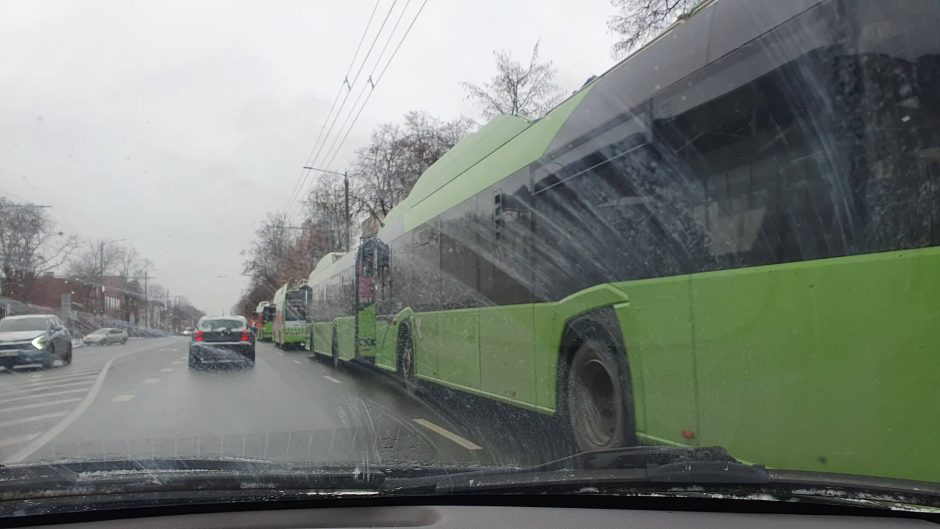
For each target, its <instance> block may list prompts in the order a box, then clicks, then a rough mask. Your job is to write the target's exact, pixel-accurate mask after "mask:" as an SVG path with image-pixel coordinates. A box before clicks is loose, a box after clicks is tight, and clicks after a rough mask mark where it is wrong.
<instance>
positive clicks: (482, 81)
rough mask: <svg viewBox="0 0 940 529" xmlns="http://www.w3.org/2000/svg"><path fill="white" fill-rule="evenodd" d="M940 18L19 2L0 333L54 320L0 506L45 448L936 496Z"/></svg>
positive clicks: (530, 4)
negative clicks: (632, 473) (637, 472)
mask: <svg viewBox="0 0 940 529" xmlns="http://www.w3.org/2000/svg"><path fill="white" fill-rule="evenodd" d="M938 28H940V2H938V1H937V0H898V1H891V2H889V1H887V0H884V1H881V0H873V1H858V0H799V1H797V0H790V1H783V0H666V1H661V0H656V1H650V0H583V1H574V0H568V1H559V2H553V3H551V5H550V6H548V7H547V6H546V5H545V4H544V3H543V2H539V1H537V0H516V1H513V2H500V1H497V0H477V1H471V0H417V1H410V0H406V1H395V0H382V1H380V0H369V1H366V2H338V1H335V2H304V1H299V0H282V1H281V2H275V3H274V5H271V3H269V2H264V1H261V0H242V1H239V2H226V1H223V0H206V1H205V2H197V3H188V2H173V1H171V2H161V1H156V0H149V1H148V0H140V1H136V2H122V1H115V0H82V1H81V2H74V3H73V2H55V1H44V2H36V1H30V0H6V1H3V2H0V50H3V53H2V55H3V59H2V60H0V316H5V318H4V319H2V320H0V331H18V330H31V331H44V330H45V329H46V323H47V319H46V318H55V321H56V322H57V323H56V326H55V329H54V330H51V331H50V332H49V333H47V334H48V335H45V333H44V336H42V337H39V336H27V335H25V334H24V335H23V336H21V337H12V338H10V339H9V340H7V342H9V343H5V344H3V343H0V466H2V468H0V518H2V516H3V506H4V498H5V496H4V495H3V494H4V490H5V489H3V486H4V483H5V482H4V481H3V475H4V474H3V472H2V470H3V469H4V468H6V467H9V466H11V465H14V464H36V465H47V466H48V464H49V463H50V462H53V461H70V462H71V463H75V462H78V461H84V462H95V464H103V463H101V462H102V461H113V460H129V461H144V460H147V461H151V462H152V461H154V460H171V461H176V462H178V461H182V460H186V459H215V460H217V459H219V458H229V459H231V461H229V462H232V461H240V462H241V463H243V464H245V465H249V463H246V461H251V462H252V463H251V464H252V465H253V464H256V463H257V462H258V461H265V462H274V463H277V464H283V465H285V467H284V468H302V469H305V470H304V471H319V472H320V473H321V474H322V473H323V472H322V471H323V469H326V468H330V469H337V468H341V469H349V468H352V469H359V470H360V471H361V472H362V473H363V475H367V474H368V475H371V474H370V472H371V471H373V470H378V471H381V473H382V475H383V476H384V477H385V478H387V479H388V482H390V483H392V484H398V483H399V482H397V481H395V480H396V479H399V478H401V479H405V478H404V477H401V476H407V477H410V478H415V477H416V476H417V475H418V474H432V473H437V474H441V475H443V474H447V475H451V474H454V473H455V472H459V471H466V470H474V471H481V472H483V471H506V470H508V469H519V468H529V467H533V466H537V465H545V464H547V463H549V462H554V461H558V460H561V461H562V462H563V463H559V465H562V466H566V467H568V466H578V465H581V466H588V467H589V468H588V469H587V470H590V471H594V472H595V474H594V475H592V476H587V475H586V474H578V473H569V474H565V475H561V474H554V475H546V474H542V472H548V473H551V472H552V471H553V470H558V468H559V467H558V465H556V466H550V467H549V468H545V467H540V470H538V475H537V476H536V477H533V478H532V479H531V480H530V481H531V483H529V489H528V490H527V491H526V492H533V493H545V492H557V489H554V488H552V487H550V486H549V485H548V483H549V482H554V481H553V480H556V479H564V480H575V479H582V480H583V481H584V483H582V485H583V486H582V487H579V488H573V489H572V490H571V491H567V492H571V493H575V494H583V493H585V492H584V491H589V490H593V489H595V488H597V487H596V485H597V484H598V483H597V482H598V479H597V478H598V476H597V475H596V473H598V472H600V469H599V468H598V465H600V466H603V465H614V466H616V465H620V467H618V468H617V469H616V470H621V471H622V470H623V468H622V467H624V466H629V465H634V466H636V467H638V468H641V470H642V472H641V473H642V474H643V476H644V479H646V478H649V481H650V482H652V483H659V484H660V485H657V486H658V487H659V492H661V493H663V494H664V495H667V496H670V495H671V496H676V495H678V492H677V490H673V489H670V488H669V487H667V486H665V485H662V484H663V483H667V482H668V483H670V484H671V483H679V485H677V487H678V488H683V487H686V488H689V489H690V488H691V487H692V486H693V484H696V483H697V484H698V485H701V487H702V489H701V490H702V491H704V492H703V493H711V492H715V493H716V494H717V493H718V492H716V490H717V488H716V487H717V485H718V484H716V483H712V482H710V481H708V479H704V480H703V479H701V478H702V476H701V475H699V476H698V477H696V476H694V475H692V474H691V473H692V470H701V468H698V467H696V465H694V464H692V463H689V468H690V469H691V470H690V471H689V472H690V474H686V475H681V474H679V475H671V474H670V475H668V476H666V477H668V479H665V478H664V477H663V473H666V472H667V471H670V469H671V468H672V467H669V466H668V465H670V464H672V463H673V462H675V461H674V460H673V459H676V460H679V459H682V458H686V459H689V458H692V457H693V456H694V457H704V458H706V459H708V458H710V459H708V461H707V463H709V464H716V465H717V464H719V463H722V464H723V463H728V464H729V465H730V464H731V463H733V462H738V463H740V464H741V465H744V466H747V467H748V471H747V472H751V473H750V474H748V473H747V472H743V471H742V472H743V473H742V474H741V475H740V476H737V477H735V478H734V479H738V478H740V479H741V480H743V481H742V482H741V483H739V484H740V485H741V486H742V487H743V488H742V489H735V490H736V491H738V490H747V491H748V493H750V492H752V491H753V490H755V487H754V484H755V482H756V481H760V480H763V483H764V484H765V485H767V487H769V488H765V489H762V491H761V493H768V494H769V492H768V490H770V488H773V487H775V486H777V485H779V483H777V484H775V482H774V481H773V480H774V479H775V478H781V479H782V478H786V479H791V478H792V479H791V482H792V481H795V480H796V478H793V476H799V477H800V479H801V480H803V482H804V483H806V484H807V488H806V489H805V490H804V492H807V491H808V492H807V494H808V495H809V496H814V497H822V496H825V495H826V494H827V493H824V492H821V491H822V490H823V489H824V488H825V487H833V485H832V483H833V482H832V481H831V480H836V479H847V478H853V479H854V478H859V480H856V481H853V483H854V484H853V485H852V486H853V487H855V489H853V492H846V491H845V490H843V489H840V492H839V494H848V495H855V496H854V497H856V498H864V497H865V494H864V493H865V492H868V493H871V494H874V492H873V491H881V492H879V494H881V493H883V492H884V491H885V490H889V489H890V490H893V489H891V487H895V486H897V487H903V486H912V485H910V484H911V483H912V482H919V483H921V484H925V485H922V486H919V488H918V489H917V490H918V491H920V492H921V493H922V492H923V491H924V490H935V488H936V487H940V451H938V449H937V447H938V446H940V441H938V440H940V391H938V376H940V30H938ZM102 190H105V191H102ZM19 315H29V316H31V317H29V318H26V319H9V318H10V317H15V316H19ZM33 316H35V317H33ZM40 316H43V317H42V318H41V317H40ZM58 322H61V324H62V325H61V327H60V326H59V324H58ZM89 333H90V334H89ZM38 334H39V333H38V332H37V335H38ZM86 335H87V336H93V338H88V339H85V337H86ZM636 447H641V448H643V450H645V449H647V448H649V449H650V450H651V451H653V450H654V449H655V450H658V451H659V452H658V455H654V456H650V458H649V459H644V458H646V457H647V456H648V455H649V454H648V453H647V452H645V451H643V450H640V455H636V454H635V453H634V455H633V456H630V457H620V456H616V457H615V456H611V457H610V458H609V459H608V460H603V461H600V462H598V461H596V460H595V459H585V458H574V459H566V458H568V457H569V456H572V455H573V454H584V453H592V452H598V451H619V450H620V449H635V448H636ZM713 448H714V449H715V450H718V449H721V450H724V452H721V453H722V454H726V456H727V457H725V456H724V455H723V456H722V457H713V456H714V452H712V451H710V449H713ZM700 449H709V450H705V451H704V452H702V451H701V450H700ZM683 450H687V451H683ZM677 454H678V455H677ZM657 457H658V459H657ZM670 458H673V459H670ZM588 463H591V464H592V465H594V466H590V465H588ZM595 463H596V464H595ZM654 465H655V468H654ZM753 465H759V466H761V467H762V468H763V469H766V472H769V473H770V474H769V476H770V477H769V478H767V477H760V476H764V475H763V474H760V476H759V477H760V479H758V477H754V474H753V473H754V472H755V469H754V468H753ZM249 466H250V465H249ZM662 467H665V469H664V468H662ZM729 468H735V469H739V468H738V467H729ZM96 470H101V468H99V467H96ZM189 470H192V469H191V468H190V469H189ZM203 470H205V469H203ZM581 470H583V469H581ZM608 470H609V469H608ZM739 470H740V469H739ZM76 472H77V473H78V474H81V475H82V476H84V475H86V474H88V475H95V476H99V477H100V476H101V475H102V474H94V473H93V472H92V471H91V470H88V468H86V467H83V469H82V470H80V471H76ZM102 472H104V471H102ZM233 472H234V473H236V474H239V473H241V474H239V479H241V478H244V477H245V475H242V474H247V475H251V474H253V473H254V474H257V473H259V472H261V471H260V470H259V469H258V467H257V466H255V467H250V469H248V470H246V469H245V468H244V467H242V468H240V469H238V470H233ZM396 472H400V473H401V474H399V475H398V476H397V477H393V476H394V475H395V473H396ZM657 472H659V474H657ZM774 472H776V473H777V474H773V473H774ZM790 473H793V474H790ZM614 474H616V475H614ZM614 474H611V476H610V479H611V480H614V481H616V480H619V479H621V478H623V475H622V474H623V473H619V474H617V473H614ZM719 475H727V474H719ZM586 476H587V477H586ZM748 476H750V477H748ZM827 476H828V477H827ZM423 477H426V476H423ZM861 478H865V479H872V480H878V481H877V482H873V481H860V480H861ZM455 479H456V478H455ZM605 479H606V478H605ZM656 479H660V480H659V481H657V480H656ZM709 479H712V481H714V480H715V479H717V478H715V475H711V476H709ZM734 479H732V478H728V481H729V482H733V481H734ZM827 479H829V480H830V481H827ZM748 480H751V481H748ZM27 481H28V480H27ZM171 481H172V480H171ZM236 481H238V480H236ZM493 481H494V482H496V481H498V480H495V479H494V480H493ZM28 483H33V484H35V483H37V482H36V481H28ZM232 483H234V482H232ZM238 483H239V484H241V485H244V486H245V487H246V488H250V487H258V486H260V485H259V484H261V483H271V482H269V481H264V480H258V481H252V482H249V481H238ZM369 483H370V484H372V485H375V483H373V482H369ZM455 483H456V481H454V482H451V483H450V484H448V485H447V487H456V485H455ZM475 483H476V482H475ZM500 483H503V484H506V483H507V481H506V480H503V481H500ZM873 483H880V485H874V484H873ZM886 483H889V484H890V485H886ZM204 484H205V483H203V484H202V485H204ZM810 484H813V485H819V486H820V487H822V488H816V487H810V486H809V485H810ZM827 484H828V485H827ZM905 484H906V485H905ZM202 485H199V486H197V485H194V490H196V489H199V490H202V489H201V488H199V487H201V486H202ZM216 485H218V483H216ZM928 485H929V486H928ZM152 486H153V488H154V489H157V488H159V487H167V488H171V487H172V486H173V485H171V484H169V485H168V484H166V483H163V482H161V483H157V482H156V481H154V482H153V483H152ZM350 486H351V487H352V488H363V487H366V485H365V484H363V483H356V484H355V485H350ZM272 487H275V488H277V489H278V490H282V489H281V488H279V487H276V486H275V485H274V484H272ZM447 487H444V486H443V485H442V489H437V488H433V490H434V491H437V492H440V490H444V489H446V488H447ZM631 487H632V488H631V489H630V490H637V491H639V492H637V494H646V493H649V490H648V489H643V490H642V491H640V490H639V489H640V488H641V487H639V488H638V487H637V486H636V485H635V484H634V485H631ZM930 487H935V488H930ZM628 488H630V487H628ZM120 489H121V486H120V485H117V484H115V485H114V491H115V492H119V491H120ZM180 490H182V489H180ZM272 490H273V489H272ZM396 490H399V491H404V490H405V487H402V488H400V489H396ZM430 490H431V489H429V490H425V491H424V492H423V493H428V494H430V493H431V492H430ZM447 490H451V489H447ZM626 490H627V489H619V490H612V489H604V490H602V491H600V492H598V494H626V493H627V492H626ZM827 490H828V489H827ZM579 491H581V492H579ZM44 492H45V493H48V494H49V495H57V494H64V493H62V491H58V492H57V491H56V490H52V489H50V490H46V491H44ZM72 492H75V491H72ZM125 492H126V491H125ZM500 492H503V491H502V490H501V491H500ZM567 492H566V493H567ZM719 492H720V491H719ZM776 492H779V493H780V496H775V497H774V498H777V499H781V500H784V499H787V498H789V499H793V500H794V501H805V500H806V495H802V496H801V495H800V494H796V493H793V491H792V490H790V492H789V493H788V492H786V491H784V492H781V491H780V490H776ZM829 492H831V490H830V491H829ZM396 493H397V492H396ZM246 494H247V493H246ZM265 494H267V493H265ZM788 494H789V495H788ZM78 495H80V493H77V492H76V493H75V494H74V495H73V496H75V497H77V496H78ZM937 495H938V497H940V491H938V492H937ZM38 496H42V495H41V494H40V495H38ZM38 496H37V497H38ZM44 497H49V496H44ZM57 497H58V496H57ZM267 497H268V496H265V498H267ZM768 501H769V500H768ZM879 501H880V500H879ZM886 501H887V500H886ZM938 502H940V500H938ZM915 503H916V502H915ZM881 506H883V505H882V504H880V503H878V504H877V505H876V506H875V507H873V508H880V507H881ZM938 509H940V503H938Z"/></svg>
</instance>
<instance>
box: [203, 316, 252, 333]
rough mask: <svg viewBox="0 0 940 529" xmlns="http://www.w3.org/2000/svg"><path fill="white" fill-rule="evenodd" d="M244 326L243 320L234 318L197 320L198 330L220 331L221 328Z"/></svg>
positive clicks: (228, 328) (230, 329)
mask: <svg viewBox="0 0 940 529" xmlns="http://www.w3.org/2000/svg"><path fill="white" fill-rule="evenodd" d="M243 328H245V322H243V321H242V320H235V319H221V318H220V319H213V320H200V321H199V330H200V331H222V330H229V331H232V330H240V329H243Z"/></svg>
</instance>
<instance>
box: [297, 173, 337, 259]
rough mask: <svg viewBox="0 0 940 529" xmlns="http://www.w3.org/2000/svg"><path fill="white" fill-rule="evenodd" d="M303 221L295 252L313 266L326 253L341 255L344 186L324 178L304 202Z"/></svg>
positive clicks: (328, 177)
mask: <svg viewBox="0 0 940 529" xmlns="http://www.w3.org/2000/svg"><path fill="white" fill-rule="evenodd" d="M304 214H305V217H306V220H305V221H304V223H303V225H302V226H301V227H302V230H301V233H300V236H299V237H298V240H297V241H296V246H297V250H298V251H300V252H301V253H302V254H303V255H306V256H307V257H308V258H309V259H310V260H311V261H312V262H314V263H315V262H316V261H317V260H318V259H319V258H320V257H322V256H323V255H325V254H326V253H328V252H337V251H342V250H343V248H345V242H346V241H345V238H346V206H345V198H344V191H343V182H342V181H341V180H340V179H339V178H336V177H333V176H324V177H322V178H321V179H320V180H318V181H317V183H316V184H315V185H314V186H313V188H312V189H311V190H310V193H308V194H307V198H305V199H304Z"/></svg>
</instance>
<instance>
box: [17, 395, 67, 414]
mask: <svg viewBox="0 0 940 529" xmlns="http://www.w3.org/2000/svg"><path fill="white" fill-rule="evenodd" d="M80 400H82V399H81V397H74V398H71V399H59V400H49V401H45V402H37V403H35V404H24V405H22V406H13V407H11V408H0V413H10V412H14V411H23V410H32V409H34V408H42V407H44V406H57V405H59V404H70V403H72V402H78V401H80Z"/></svg>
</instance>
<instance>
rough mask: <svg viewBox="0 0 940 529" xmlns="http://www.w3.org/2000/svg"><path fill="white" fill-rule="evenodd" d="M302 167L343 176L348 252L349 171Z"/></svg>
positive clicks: (347, 246)
mask: <svg viewBox="0 0 940 529" xmlns="http://www.w3.org/2000/svg"><path fill="white" fill-rule="evenodd" d="M304 169H307V170H308V171H319V172H321V173H326V174H334V175H339V176H342V177H343V197H344V199H345V205H346V207H345V210H346V211H345V213H346V245H345V246H346V253H349V224H350V222H352V220H351V219H350V218H349V172H348V171H343V172H342V173H339V172H336V171H328V170H326V169H319V168H317V167H310V166H307V165H305V166H304Z"/></svg>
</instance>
